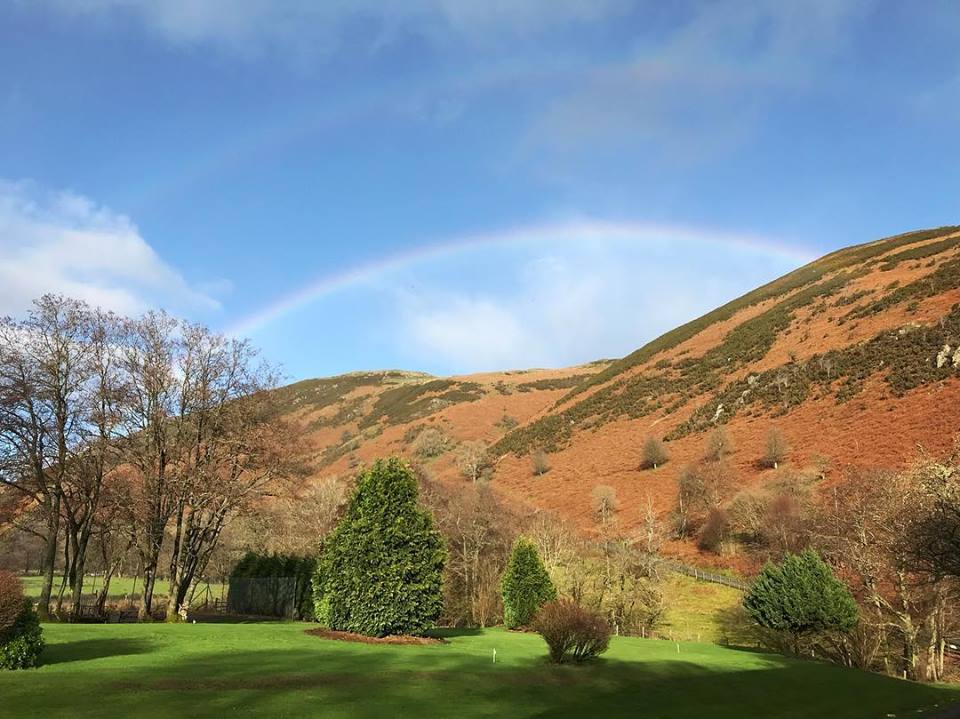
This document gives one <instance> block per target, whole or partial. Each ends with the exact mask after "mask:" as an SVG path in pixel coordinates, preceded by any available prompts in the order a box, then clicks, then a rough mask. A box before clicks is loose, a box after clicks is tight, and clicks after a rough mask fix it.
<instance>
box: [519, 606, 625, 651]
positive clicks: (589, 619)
mask: <svg viewBox="0 0 960 719" xmlns="http://www.w3.org/2000/svg"><path fill="white" fill-rule="evenodd" d="M533 628H534V630H535V631H536V632H537V633H538V634H539V635H540V636H541V637H543V640H544V641H545V642H546V643H547V647H549V649H550V661H552V662H554V663H555V664H563V663H565V662H568V661H570V660H573V661H574V662H578V663H579V662H582V661H585V660H587V659H589V658H591V657H595V656H597V655H599V654H602V653H603V652H605V651H607V647H608V646H609V644H610V625H609V624H607V622H606V621H605V620H604V619H603V617H600V616H598V615H596V614H594V613H593V612H589V611H587V610H586V609H584V608H583V607H581V606H580V605H579V604H577V603H576V602H574V601H573V600H571V599H558V600H554V601H551V602H547V603H546V604H544V605H543V607H541V608H540V611H539V612H537V616H536V618H535V619H534V621H533Z"/></svg>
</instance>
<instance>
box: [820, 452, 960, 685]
mask: <svg viewBox="0 0 960 719" xmlns="http://www.w3.org/2000/svg"><path fill="white" fill-rule="evenodd" d="M919 480H920V478H919V477H918V475H917V474H916V472H915V471H913V470H907V471H904V472H875V471H874V472H850V473H848V474H847V476H846V477H845V478H844V481H843V482H841V483H838V484H837V485H836V486H835V487H832V488H831V489H830V493H829V495H827V497H825V501H824V502H823V507H822V514H821V516H820V517H819V520H818V523H817V527H816V531H817V534H818V535H819V541H820V543H821V545H822V547H823V549H824V551H825V552H827V553H829V554H830V556H831V557H833V558H834V561H835V562H836V563H837V564H842V566H843V567H844V568H845V570H846V572H847V573H848V574H849V575H850V576H851V578H852V580H853V581H854V582H856V584H855V586H856V587H857V593H858V595H860V596H862V598H863V606H864V608H865V610H866V609H869V611H870V614H871V616H872V617H875V618H876V623H877V625H878V626H879V627H880V629H881V631H882V632H883V633H884V636H883V642H884V643H885V644H886V646H887V648H888V651H889V652H890V654H891V655H893V656H892V661H894V662H897V663H898V666H897V667H896V673H897V674H900V673H901V672H905V673H906V675H907V677H909V678H911V679H928V680H934V681H936V680H939V679H940V678H942V677H943V672H944V652H945V646H946V638H947V636H949V634H948V632H949V627H948V624H947V619H948V617H949V609H950V605H951V603H952V601H953V596H952V594H953V592H954V591H955V590H954V588H953V585H952V582H950V581H949V580H947V579H945V578H943V577H941V576H938V575H937V574H936V573H931V572H930V571H929V569H928V568H927V567H926V566H924V564H922V563H919V562H917V557H916V547H915V544H914V543H913V541H911V538H912V531H913V529H914V528H915V527H916V522H917V518H918V516H923V514H924V513H925V512H924V504H925V502H924V496H923V492H922V489H921V485H920V484H919Z"/></svg>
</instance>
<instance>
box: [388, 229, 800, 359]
mask: <svg viewBox="0 0 960 719" xmlns="http://www.w3.org/2000/svg"><path fill="white" fill-rule="evenodd" d="M680 258H682V259H680ZM493 262H496V265H497V266H499V267H500V268H502V269H501V271H500V273H499V277H498V278H497V279H496V280H493V279H490V275H489V274H488V273H486V272H476V269H477V268H479V267H482V266H483V264H484V263H493ZM794 266H796V262H795V261H792V260H791V259H789V258H787V257H784V256H782V255H777V254H772V253H769V252H767V251H766V250H765V249H763V248H762V247H746V246H741V247H737V246H732V245H730V244H729V243H721V242H717V241H716V240H710V239H707V240H706V241H701V240H697V239H679V238H678V236H676V235H674V236H671V234H670V233H669V232H664V234H663V239H662V240H652V239H649V238H644V239H641V238H637V239H633V240H631V239H623V238H607V239H602V238H601V239H597V238H591V239H586V240H583V241H563V242H556V243H553V244H552V245H550V246H548V247H544V246H542V245H541V246H539V247H531V246H528V245H523V244H521V245H516V246H504V247H498V248H496V249H490V248H486V249H483V250H477V251H476V252H466V253H462V254H461V255H458V256H457V257H456V258H454V259H453V260H450V259H445V260H443V261H440V262H435V263H432V264H431V265H430V266H422V267H419V268H417V269H416V270H415V271H414V272H412V273H409V274H405V275H403V277H400V278H398V281H397V283H396V286H397V287H404V288H409V287H414V286H415V287H416V288H417V289H416V291H415V292H413V291H410V290H409V289H403V290H397V298H396V302H394V303H392V304H393V306H394V307H395V308H396V310H395V311H396V312H397V314H398V317H396V318H391V319H390V321H389V323H390V324H391V325H394V326H396V327H398V328H399V329H398V331H397V334H396V337H397V342H398V349H401V350H402V351H405V352H407V353H408V354H409V355H410V360H412V361H413V362H415V363H416V366H427V367H430V368H432V369H433V370H434V371H441V372H445V371H455V372H468V371H481V370H492V369H503V368H521V367H538V366H539V367H556V366H565V365H571V364H576V363H580V362H585V361H589V360H592V359H596V358H598V357H619V356H622V355H624V354H627V353H628V352H630V351H632V350H634V349H636V348H637V347H639V346H640V345H642V344H643V343H644V342H646V341H648V340H650V339H653V338H654V337H656V336H657V335H658V334H661V333H662V332H665V331H667V330H669V329H671V328H673V327H675V326H677V325H679V324H681V323H683V322H685V321H687V320H690V319H693V318H694V317H696V316H698V315H700V314H703V313H705V312H707V311H709V310H710V309H713V308H714V307H716V306H718V305H720V304H722V303H723V302H725V301H727V300H729V299H732V298H733V297H736V296H738V295H740V294H742V293H744V292H746V291H748V290H750V289H753V288H754V287H756V286H758V285H760V284H763V283H764V282H766V281H769V280H770V279H773V278H774V277H777V276H779V275H780V274H783V273H784V272H786V271H788V270H790V269H792V268H793V267H794ZM478 277H485V278H488V280H487V281H488V283H493V284H492V285H491V286H489V287H487V288H482V287H478V286H477V282H476V280H477V278H478ZM458 287H462V288H463V289H458Z"/></svg>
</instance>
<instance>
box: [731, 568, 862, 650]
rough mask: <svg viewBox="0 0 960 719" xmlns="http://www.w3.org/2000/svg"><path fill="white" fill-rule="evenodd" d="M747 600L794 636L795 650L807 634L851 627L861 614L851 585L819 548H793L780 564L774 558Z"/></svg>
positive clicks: (759, 619)
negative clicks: (835, 571) (837, 574)
mask: <svg viewBox="0 0 960 719" xmlns="http://www.w3.org/2000/svg"><path fill="white" fill-rule="evenodd" d="M743 606H744V609H745V610H746V611H747V614H748V615H749V616H750V617H751V618H752V619H753V620H754V621H755V622H756V623H757V624H759V625H760V626H761V627H764V628H765V629H770V630H773V631H776V632H781V633H783V634H786V635H787V636H789V637H790V638H791V640H792V645H793V649H794V653H799V651H800V641H801V639H803V638H804V637H806V636H809V635H811V634H815V633H821V632H829V631H837V632H847V631H850V630H851V629H853V628H854V627H855V626H856V624H857V619H858V616H859V610H858V608H857V603H856V602H855V601H854V599H853V596H852V595H851V594H850V591H849V590H848V589H847V588H846V587H845V586H844V585H843V583H841V582H840V580H838V579H837V578H836V577H835V576H834V575H833V572H832V571H831V570H830V567H829V566H827V564H826V563H825V562H824V561H823V560H822V559H821V558H820V556H819V555H818V554H817V553H816V552H814V551H813V550H805V551H804V552H801V553H800V554H788V555H787V556H786V558H785V559H784V560H783V562H782V563H781V564H779V565H776V564H772V563H769V562H768V563H767V564H766V565H765V566H764V568H763V569H762V570H761V571H760V574H759V575H758V576H757V579H756V580H755V581H754V582H753V584H752V585H751V587H750V590H749V591H748V592H747V595H746V596H745V597H744V600H743Z"/></svg>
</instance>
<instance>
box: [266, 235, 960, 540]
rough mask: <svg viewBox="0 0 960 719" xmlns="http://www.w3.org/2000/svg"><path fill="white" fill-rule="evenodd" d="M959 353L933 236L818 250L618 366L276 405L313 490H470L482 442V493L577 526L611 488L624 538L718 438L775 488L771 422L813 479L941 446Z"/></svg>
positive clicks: (347, 379)
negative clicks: (376, 476) (539, 459)
mask: <svg viewBox="0 0 960 719" xmlns="http://www.w3.org/2000/svg"><path fill="white" fill-rule="evenodd" d="M958 346H960V227H943V228H939V229H934V230H923V231H919V232H912V233H907V234H903V235H898V236H895V237H890V238H886V239H883V240H878V241H875V242H870V243H867V244H863V245H858V246H854V247H849V248H846V249H843V250H839V251H837V252H834V253H831V254H829V255H826V256H825V257H823V258H821V259H819V260H816V261H814V262H812V263H810V264H808V265H806V266H804V267H801V268H799V269H797V270H795V271H794V272H791V273H790V274H787V275H785V276H783V277H781V278H779V279H777V280H775V281H773V282H771V283H769V284H767V285H764V286H763V287H760V288H758V289H756V290H754V291H752V292H750V293H748V294H746V295H744V296H742V297H740V298H738V299H735V300H733V301H731V302H729V303H727V304H726V305H723V306H722V307H719V308H717V309H715V310H713V311H712V312H709V313H708V314H706V315H704V316H703V317H700V318H698V319H696V320H693V321H692V322H689V323H687V324H685V325H682V326H681V327H678V328H676V329H674V330H672V331H670V332H668V333H666V334H664V335H662V336H661V337H659V338H657V339H655V340H654V341H652V342H650V343H648V344H647V345H645V346H643V347H641V348H639V349H638V350H636V351H635V352H633V353H631V354H629V355H627V356H626V357H624V358H622V359H619V360H615V361H609V360H603V361H598V362H594V363H591V364H588V365H584V366H579V367H573V368H568V369H562V370H522V371H507V372H499V373H485V374H478V375H469V376H458V377H447V378H437V377H431V376H428V375H424V374H419V373H411V372H401V371H382V372H368V373H353V374H348V375H343V376H340V377H333V378H325V379H316V380H307V381H304V382H299V383H297V384H294V385H290V386H288V387H285V388H283V389H281V390H278V392H280V393H281V397H282V398H283V404H284V406H285V407H289V412H290V413H291V415H292V416H295V417H297V418H298V419H299V420H300V421H302V422H303V423H304V424H305V425H306V426H307V428H308V439H307V444H306V446H305V447H304V454H305V458H306V460H307V461H308V464H309V466H310V470H311V473H312V476H313V477H314V478H316V479H319V478H321V477H326V476H330V475H338V476H345V475H348V474H349V473H351V472H352V471H353V470H354V469H355V468H356V467H357V466H359V465H360V464H362V463H365V462H369V461H371V460H372V459H374V458H375V457H377V456H382V455H385V454H396V453H399V454H405V455H408V456H417V458H418V459H419V460H420V461H422V462H423V463H424V465H425V466H426V467H427V469H428V471H429V472H430V473H432V474H433V475H434V476H436V477H437V478H439V479H442V480H447V481H466V480H464V479H463V478H462V477H460V475H459V472H458V470H457V466H456V461H455V456H456V449H457V447H458V445H461V444H462V443H464V442H469V441H475V440H481V441H483V442H485V443H487V444H488V445H489V446H490V447H491V453H492V455H493V457H494V460H495V463H494V468H493V471H492V481H493V483H494V486H495V487H496V489H497V491H498V492H500V493H501V494H502V495H504V496H505V497H507V498H509V499H510V500H511V501H513V502H514V503H516V504H517V505H519V506H525V507H529V508H531V509H542V510H549V511H552V512H555V513H556V514H558V515H559V516H561V517H564V518H566V519H569V520H571V521H572V522H574V523H576V524H578V525H579V526H581V527H582V528H583V529H585V530H587V529H590V528H591V527H592V526H593V521H592V515H591V506H590V504H591V492H592V491H593V488H594V487H595V486H597V485H609V486H611V487H613V488H614V490H615V491H616V493H617V496H618V497H619V500H620V504H621V507H622V510H621V512H620V517H621V522H622V523H623V524H624V525H625V526H626V527H628V528H629V527H631V526H634V525H636V524H638V523H639V522H640V520H641V517H642V513H643V511H645V508H646V506H647V504H648V501H649V502H652V503H653V506H654V508H655V510H656V511H657V512H658V513H659V514H661V515H666V514H667V513H668V512H669V511H670V509H671V508H672V506H673V503H674V501H675V497H676V487H677V475H678V472H679V470H680V468H681V467H682V466H683V465H684V464H685V463H687V462H691V461H696V460H698V459H699V458H700V457H701V456H702V454H703V446H704V441H705V436H706V433H707V432H708V431H710V430H712V429H713V428H714V427H716V426H718V425H723V426H724V427H725V428H726V431H727V433H728V435H729V436H730V438H731V439H732V443H733V446H734V451H733V453H732V454H731V455H730V463H731V465H732V467H733V469H734V471H735V473H736V476H737V482H738V483H739V484H740V485H742V486H750V485H752V484H755V483H758V482H763V481H765V480H766V479H767V478H768V477H769V473H770V470H769V469H767V468H765V467H763V466H761V464H760V462H759V459H760V457H761V456H762V453H763V445H764V438H765V437H766V435H767V433H768V432H769V431H770V429H771V428H772V427H776V428H777V429H778V430H779V431H780V432H781V433H782V434H783V436H784V437H785V439H786V440H787V442H788V444H789V446H790V447H791V451H790V453H789V456H788V462H789V463H790V465H792V466H796V467H814V468H815V471H816V472H817V473H818V474H819V475H820V476H822V477H828V476H830V475H839V473H840V471H841V470H842V469H843V468H846V467H850V466H858V467H887V468H896V467H900V466H902V465H903V464H904V463H905V462H906V461H909V459H910V458H911V457H913V456H914V455H915V453H916V450H917V447H918V445H922V446H923V447H924V448H925V449H927V450H929V451H941V450H944V449H946V448H947V447H949V446H950V445H951V444H952V442H953V438H954V434H955V433H956V432H957V430H958V428H960V347H958ZM427 429H429V430H430V432H429V434H428V435H426V436H425V435H424V431H425V430H427ZM649 435H654V436H657V437H662V438H664V439H665V440H666V446H667V448H668V450H669V453H670V456H671V460H670V462H669V463H668V464H666V465H665V466H662V467H659V468H658V469H656V470H645V471H641V470H640V469H639V464H640V451H641V446H642V444H643V441H644V439H645V438H646V437H647V436H649ZM538 449H539V450H542V451H544V452H546V453H547V455H548V462H549V465H550V471H549V472H547V473H546V474H543V475H542V476H539V475H535V474H534V473H533V472H532V471H531V461H530V455H531V453H532V452H534V451H536V450H538ZM673 549H674V550H675V551H681V552H682V551H685V549H684V547H681V546H677V547H674V548H673Z"/></svg>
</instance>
